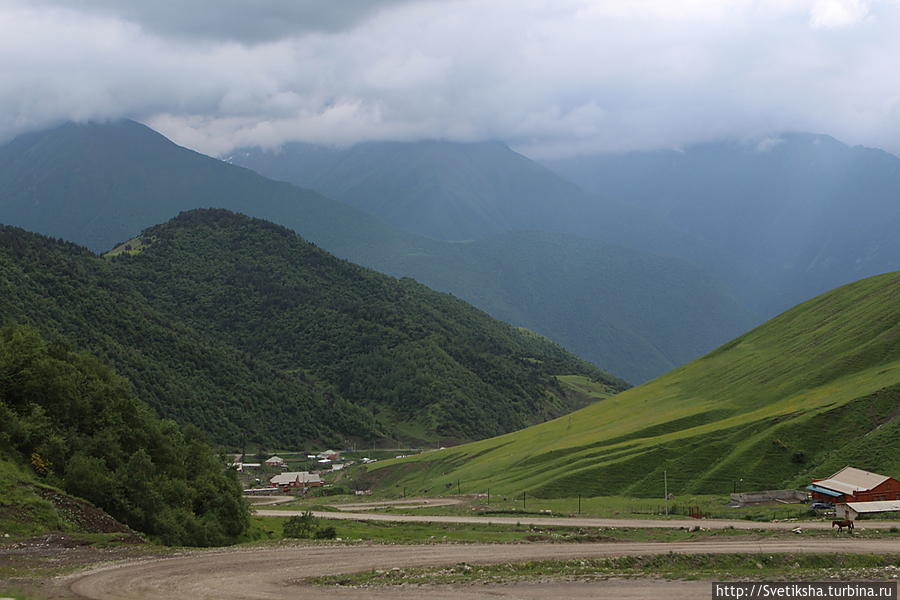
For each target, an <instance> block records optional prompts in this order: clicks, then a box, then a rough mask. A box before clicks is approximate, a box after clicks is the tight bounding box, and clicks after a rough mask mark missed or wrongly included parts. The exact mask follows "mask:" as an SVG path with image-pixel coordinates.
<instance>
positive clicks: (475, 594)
mask: <svg viewBox="0 0 900 600" xmlns="http://www.w3.org/2000/svg"><path fill="white" fill-rule="evenodd" d="M669 552H674V553H681V554H698V553H715V554H723V553H782V552H792V553H796V552H816V553H897V552H900V541H898V540H858V539H850V538H843V539H841V538H836V539H826V540H821V539H790V540H753V541H749V540H727V541H722V540H718V539H716V540H696V541H692V542H671V543H659V542H619V543H597V544H510V545H497V544H447V545H429V546H344V547H340V546H285V547H279V548H271V547H268V548H254V549H246V548H243V549H230V550H215V551H206V552H195V553H191V554H188V555H184V556H179V557H176V558H167V559H157V560H149V561H133V562H129V563H127V564H123V565H118V566H114V567H111V566H107V567H100V568H98V569H94V570H92V571H89V572H86V573H81V574H79V575H77V576H69V577H67V578H62V579H61V580H60V581H59V587H60V591H62V590H65V591H67V592H68V593H69V594H70V595H71V597H75V598H90V599H93V600H138V599H140V600H149V599H160V600H169V599H172V600H174V599H176V598H177V599H182V598H191V599H196V600H213V599H215V600H250V599H254V600H258V599H270V598H271V599H274V598H278V599H283V598H286V597H290V598H304V600H306V599H311V600H316V599H335V598H422V597H428V598H448V599H449V598H463V599H476V598H478V599H481V598H601V597H615V598H652V597H658V595H659V594H664V596H663V597H665V598H666V600H676V599H679V598H700V597H708V595H709V593H710V587H709V582H695V581H692V582H669V581H656V580H648V579H635V580H610V581H598V582H590V583H567V582H560V583H517V584H504V585H472V586H469V585H452V586H425V587H418V586H406V587H399V588H387V589H374V588H361V589H354V588H350V589H342V588H334V587H315V586H309V585H305V584H303V583H301V581H302V580H303V579H305V578H307V577H312V576H317V575H338V574H342V573H352V572H358V571H366V570H370V569H391V568H394V567H413V566H435V565H453V564H456V563H459V562H467V563H469V564H479V563H497V562H519V561H528V560H548V559H576V558H591V557H604V556H626V555H647V554H664V553H669ZM54 597H61V596H59V595H55V596H54Z"/></svg>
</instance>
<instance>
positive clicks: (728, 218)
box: [545, 133, 900, 315]
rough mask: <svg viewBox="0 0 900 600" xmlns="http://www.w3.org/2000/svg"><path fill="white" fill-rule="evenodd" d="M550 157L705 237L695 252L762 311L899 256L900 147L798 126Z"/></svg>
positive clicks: (593, 188) (894, 264)
mask: <svg viewBox="0 0 900 600" xmlns="http://www.w3.org/2000/svg"><path fill="white" fill-rule="evenodd" d="M545 164H546V165H547V166H549V167H550V168H552V169H553V170H555V171H556V172H558V173H560V174H561V175H563V176H564V177H567V178H569V179H571V180H572V181H574V182H575V183H577V184H578V185H580V186H582V187H583V188H584V189H585V190H588V191H590V192H592V193H596V194H602V195H603V196H604V197H608V198H613V199H616V200H618V201H620V202H622V203H626V204H629V205H631V206H634V207H636V208H639V209H643V210H644V211H646V212H647V213H649V214H653V215H655V216H656V217H658V218H661V219H664V220H666V221H667V222H668V223H670V224H671V225H673V226H674V227H677V228H680V229H683V230H685V231H687V232H689V233H690V234H691V235H693V236H696V237H697V238H698V239H700V240H702V242H703V243H705V244H707V245H708V246H709V247H710V248H712V249H713V250H714V251H713V252H709V253H708V254H706V255H701V256H691V258H692V259H694V260H695V261H696V262H698V264H701V265H704V266H706V267H707V268H709V269H711V270H712V271H713V272H716V273H721V274H723V275H724V276H725V277H727V278H728V280H729V282H730V283H731V284H732V285H734V286H735V288H736V289H738V290H739V291H740V292H741V297H742V298H746V299H747V301H748V302H750V303H752V306H753V308H756V309H758V310H760V311H762V312H763V313H764V314H766V315H773V314H775V313H777V312H779V311H781V310H783V309H785V308H787V307H789V306H791V305H793V304H796V303H797V302H800V301H802V300H805V299H807V298H809V297H812V296H814V295H816V294H819V293H822V292H824V291H826V290H828V289H831V288H833V287H835V286H838V285H841V284H843V283H847V282H849V281H854V280H857V279H860V278H862V277H866V276H869V275H874V274H877V273H883V272H885V271H890V270H894V269H897V268H898V267H900V235H897V232H898V231H900V159H898V158H897V157H895V156H893V155H891V154H888V153H886V152H882V151H880V150H875V149H870V148H863V147H859V146H857V147H850V146H847V145H845V144H843V143H841V142H839V141H837V140H835V139H834V138H831V137H829V136H826V135H813V134H805V133H793V134H784V135H780V136H777V137H774V138H770V139H766V140H763V141H761V142H757V143H710V144H702V145H697V146H692V147H688V148H685V149H684V150H683V151H658V152H635V153H630V154H621V155H615V154H601V155H593V156H583V157H577V158H570V159H564V160H556V161H547V162H545Z"/></svg>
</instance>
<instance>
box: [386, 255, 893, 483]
mask: <svg viewBox="0 0 900 600" xmlns="http://www.w3.org/2000/svg"><path fill="white" fill-rule="evenodd" d="M898 416H900V272H893V273H887V274H884V275H879V276H876V277H872V278H869V279H865V280H862V281H858V282H856V283H852V284H849V285H846V286H843V287H840V288H837V289H835V290H832V291H830V292H828V293H826V294H823V295H821V296H819V297H817V298H814V299H812V300H809V301H807V302H805V303H803V304H801V305H799V306H797V307H795V308H793V309H791V310H789V311H787V312H786V313H784V314H782V315H780V316H778V317H776V318H774V319H772V320H771V321H769V322H767V323H765V324H764V325H762V326H760V327H758V328H756V329H754V330H753V331H750V332H749V333H747V334H745V335H743V336H741V337H739V338H737V339H735V340H733V341H731V342H729V343H727V344H725V345H724V346H722V347H720V348H718V349H717V350H715V351H713V352H711V353H709V354H707V355H706V356H704V357H702V358H700V359H698V360H696V361H694V362H692V363H690V364H687V365H684V366H682V367H680V368H678V369H675V370H674V371H671V372H670V373H668V374H666V375H664V376H662V377H659V378H657V379H655V380H653V381H651V382H649V383H646V384H644V385H642V386H640V387H637V388H633V389H631V390H628V391H626V392H623V393H621V394H618V395H616V396H614V397H611V398H609V399H606V400H603V401H601V402H598V403H596V404H593V405H591V406H589V407H588V408H585V409H583V410H580V411H578V412H575V413H572V414H571V415H568V416H565V417H562V418H559V419H556V420H553V421H548V422H546V423H543V424H541V425H536V426H534V427H529V428H527V429H524V430H521V431H517V432H514V433H510V434H507V435H503V436H500V437H495V438H491V439H487V440H483V441H480V442H476V443H472V444H466V445H463V446H457V447H454V448H449V449H445V450H438V451H435V452H429V453H426V454H422V455H419V456H416V457H412V458H409V459H405V460H395V461H389V462H387V463H378V464H376V465H372V468H370V471H369V477H372V478H373V481H377V482H378V485H380V486H382V487H387V486H390V487H393V486H395V485H401V486H405V487H406V488H407V493H411V492H424V493H441V492H444V491H446V490H447V489H448V486H450V485H452V486H453V487H454V488H455V487H456V484H457V481H459V482H460V486H461V489H462V491H463V493H466V492H470V493H475V492H479V491H484V490H486V489H488V488H490V490H491V493H492V494H498V493H499V494H514V493H521V492H523V491H525V492H527V493H529V494H531V495H535V496H544V497H566V496H575V495H577V494H582V495H591V496H593V495H606V494H623V495H632V496H661V495H662V493H663V485H664V477H663V472H664V471H665V472H666V474H667V479H668V486H669V491H670V492H675V493H721V492H730V491H732V490H733V489H734V488H737V487H740V488H741V489H744V490H748V489H763V488H774V487H780V486H783V485H790V484H792V483H799V482H801V481H803V479H804V478H805V477H808V476H810V475H820V476H821V475H828V474H830V472H832V471H834V470H836V468H840V467H842V466H844V465H845V464H848V463H852V464H854V465H856V466H859V467H862V468H867V469H871V470H876V471H881V472H885V473H887V474H890V475H893V476H900V458H898V457H900V436H898V435H896V433H897V431H898V429H897V424H898ZM454 491H455V490H454Z"/></svg>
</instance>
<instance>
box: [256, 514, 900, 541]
mask: <svg viewBox="0 0 900 600" xmlns="http://www.w3.org/2000/svg"><path fill="white" fill-rule="evenodd" d="M285 522H286V519H283V518H279V517H253V530H254V531H256V532H258V534H259V537H260V539H263V540H279V539H281V538H282V535H283V527H284V523H285ZM325 522H326V521H325V520H321V519H320V524H324V523H325ZM327 524H328V525H329V526H333V527H334V528H335V530H336V532H337V537H338V538H340V541H341V542H344V543H354V542H375V543H385V544H407V543H434V544H439V543H463V542H467V543H477V542H481V543H517V542H523V543H524V542H554V543H584V542H626V541H629V542H682V541H688V540H699V539H708V538H723V539H772V538H782V539H785V538H787V539H791V538H798V537H800V536H803V537H816V538H829V539H830V538H834V539H844V538H847V537H851V536H850V535H848V534H847V533H843V534H841V533H838V532H836V531H831V530H827V529H820V530H802V531H801V533H800V534H796V533H793V532H792V531H790V530H758V529H704V528H703V527H702V525H703V523H702V521H699V522H698V524H697V526H696V528H678V527H666V526H665V523H664V522H660V527H658V528H657V527H654V528H636V527H603V528H595V527H546V526H529V525H524V524H519V525H506V524H497V523H392V522H385V521H327ZM852 537H853V538H854V539H898V540H900V528H898V530H895V531H888V530H881V531H879V530H865V529H860V530H859V531H856V532H855V533H853V534H852Z"/></svg>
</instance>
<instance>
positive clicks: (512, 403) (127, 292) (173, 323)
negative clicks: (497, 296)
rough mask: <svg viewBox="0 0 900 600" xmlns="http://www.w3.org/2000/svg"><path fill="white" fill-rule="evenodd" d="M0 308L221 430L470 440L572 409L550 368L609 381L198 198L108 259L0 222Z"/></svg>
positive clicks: (537, 344)
mask: <svg viewBox="0 0 900 600" xmlns="http://www.w3.org/2000/svg"><path fill="white" fill-rule="evenodd" d="M0 257H2V260H0V268H2V270H3V271H2V276H0V282H2V285H4V286H5V287H6V288H7V289H6V292H5V293H3V294H0V317H2V319H3V320H7V321H9V320H12V321H18V322H24V323H29V324H32V325H33V326H35V327H38V328H39V329H41V330H42V331H44V332H45V333H47V334H52V333H57V332H58V333H61V334H63V335H65V336H66V337H67V338H69V339H72V340H74V341H76V342H77V343H78V344H79V345H83V346H84V347H86V348H89V349H91V350H92V351H93V352H95V353H96V354H98V355H100V356H101V357H103V358H104V359H105V360H108V361H110V362H111V364H113V365H115V366H116V368H117V369H118V370H119V371H120V372H121V373H122V374H123V375H125V376H127V377H128V378H129V379H131V380H132V381H133V382H134V385H135V388H136V390H137V392H138V394H139V396H140V397H141V398H143V399H145V400H147V402H148V403H150V404H151V405H152V406H153V407H154V408H155V409H156V410H157V411H158V412H159V413H160V414H161V415H163V416H166V417H170V418H173V419H175V420H177V421H179V422H182V423H192V424H195V425H197V426H199V427H201V428H203V429H206V430H207V431H210V432H211V433H212V434H214V436H215V437H216V439H217V440H218V441H221V442H227V443H229V444H235V445H236V444H240V443H241V442H242V441H249V442H254V441H256V442H258V443H259V442H265V443H270V444H272V443H278V444H289V445H292V446H299V445H301V444H304V443H309V442H313V441H319V442H321V443H329V442H330V443H339V442H346V441H347V440H350V441H352V440H359V441H377V440H378V439H386V438H395V439H396V438H398V437H399V438H403V439H419V440H431V439H437V438H444V439H447V438H450V439H476V438H480V437H484V436H486V435H493V434H496V433H500V432H503V431H511V430H513V429H516V428H520V427H522V426H525V425H527V424H529V423H534V422H538V421H541V420H544V419H546V418H548V417H552V416H556V415H559V414H562V413H564V412H567V411H568V410H571V409H572V408H574V407H575V406H577V405H578V404H579V403H580V402H583V401H582V400H580V399H579V398H575V397H573V396H572V395H571V394H570V393H568V391H567V390H566V389H565V388H564V387H563V385H562V384H560V383H559V382H558V380H557V379H556V377H555V376H556V375H569V374H576V375H582V376H587V377H590V378H592V379H594V380H596V381H600V382H604V383H606V384H607V385H608V386H609V391H610V392H612V391H615V390H618V389H621V388H622V387H623V386H622V383H621V382H620V381H618V380H616V379H614V378H612V377H611V376H608V375H606V374H604V373H603V372H601V371H600V370H599V369H597V368H596V367H594V366H593V365H591V364H589V363H586V362H584V361H582V360H580V359H578V358H576V357H574V356H572V355H571V354H569V353H567V352H565V351H564V350H563V349H562V348H560V347H559V346H557V345H555V344H553V343H552V342H550V341H548V340H546V339H545V338H542V337H540V336H535V335H533V334H530V333H528V332H525V331H522V330H519V329H516V328H513V327H510V326H508V325H506V324H504V323H500V322H498V321H495V320H493V319H491V318H490V317H488V316H487V315H485V314H484V313H482V312H480V311H478V310H476V309H474V308H472V307H470V306H469V305H467V304H465V303H464V302H462V301H460V300H457V299H454V298H452V297H450V296H446V295H443V294H439V293H436V292H433V291H431V290H429V289H427V288H425V287H424V286H423V285H421V284H418V283H416V282H414V281H412V280H408V279H407V280H400V281H397V280H395V279H393V278H391V277H388V276H385V275H381V274H378V273H375V272H373V271H370V270H368V269H365V268H362V267H358V266H356V265H353V264H350V263H348V262H346V261H343V260H341V259H338V258H335V257H334V256H331V255H329V254H327V253H326V252H324V251H322V250H319V249H318V248H316V247H315V246H313V245H312V244H310V243H308V242H306V241H304V240H302V239H301V238H299V237H298V236H297V235H296V234H295V233H293V232H291V231H290V230H287V229H285V228H282V227H279V226H276V225H273V224H271V223H267V222H264V221H260V220H255V219H251V218H249V217H245V216H242V215H237V214H234V213H230V212H228V211H223V210H198V211H193V212H188V213H184V214H182V215H180V216H179V217H177V218H176V219H174V220H172V221H171V222H169V223H166V224H163V225H160V226H156V227H153V228H151V229H149V230H147V231H145V232H144V233H143V234H141V236H140V237H139V238H138V239H137V240H134V241H132V242H131V243H129V244H127V245H126V246H123V247H122V248H121V249H120V251H119V252H117V253H116V254H115V256H114V257H112V258H101V257H97V256H95V255H92V254H91V253H90V252H88V251H87V250H85V249H82V248H78V247H75V246H73V245H71V244H67V243H62V242H54V241H53V240H50V239H47V238H44V237H42V236H38V235H35V234H30V233H27V232H24V231H22V230H20V229H15V228H10V227H5V228H2V229H0Z"/></svg>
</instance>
